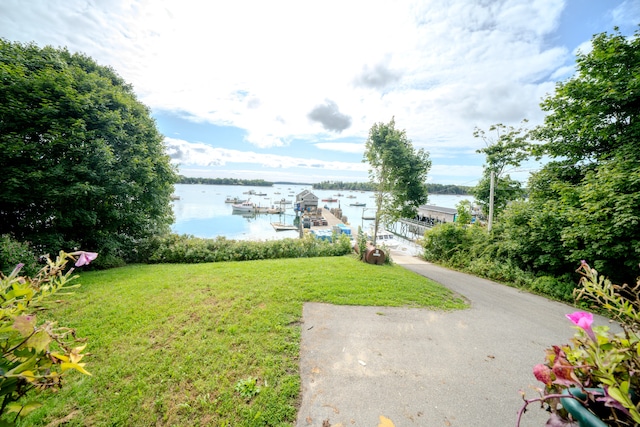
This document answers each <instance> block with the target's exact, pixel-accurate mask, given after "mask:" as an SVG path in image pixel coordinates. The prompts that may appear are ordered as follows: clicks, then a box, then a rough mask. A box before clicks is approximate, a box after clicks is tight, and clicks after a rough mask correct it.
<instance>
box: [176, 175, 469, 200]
mask: <svg viewBox="0 0 640 427" xmlns="http://www.w3.org/2000/svg"><path fill="white" fill-rule="evenodd" d="M176 184H205V185H238V186H245V187H272V186H274V185H303V186H311V187H312V188H313V189H314V190H337V191H349V190H353V191H375V188H374V187H373V184H371V183H370V182H331V181H325V182H319V183H315V184H311V183H308V182H289V181H276V182H271V181H265V180H262V179H237V178H194V177H186V176H182V175H180V176H179V178H178V182H177V183H176ZM472 190H473V187H469V186H464V185H447V184H427V192H428V193H429V194H447V195H461V196H466V195H471V193H472Z"/></svg>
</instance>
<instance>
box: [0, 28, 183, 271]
mask: <svg viewBox="0 0 640 427" xmlns="http://www.w3.org/2000/svg"><path fill="white" fill-rule="evenodd" d="M0 152H1V153H2V155H1V156H0V234H4V233H8V234H11V235H13V236H14V237H16V238H17V239H20V240H25V241H30V242H32V243H33V244H34V245H36V247H38V248H39V249H41V250H44V251H57V250H59V249H63V248H64V249H67V250H72V249H74V248H78V249H87V250H94V251H96V250H97V251H101V252H102V253H103V255H107V254H110V255H113V256H118V257H120V256H123V255H126V254H125V251H127V250H129V249H131V248H132V247H133V244H134V243H135V242H136V241H137V240H138V239H141V238H145V237H148V236H151V235H154V234H156V233H161V232H165V231H168V229H169V225H170V224H171V222H172V219H173V216H172V212H171V207H170V195H171V193H172V191H173V183H174V182H175V181H176V174H175V170H174V168H173V167H172V166H171V165H170V162H169V157H168V156H167V155H166V153H165V147H164V144H163V137H162V135H161V134H160V133H159V131H158V130H157V127H156V124H155V122H154V120H153V119H152V118H151V116H150V113H149V110H148V108H147V107H145V106H144V105H143V104H142V103H140V102H139V101H138V100H137V99H136V96H135V94H134V92H133V89H132V87H131V86H130V85H128V84H126V83H125V82H124V80H123V79H122V78H121V77H119V76H118V75H117V74H116V73H115V72H114V71H113V70H112V69H111V68H109V67H105V66H100V65H98V64H97V63H96V62H95V61H94V60H92V59H91V58H89V57H87V56H85V55H81V54H71V53H69V52H68V51H67V50H66V49H55V48H52V47H44V48H40V47H38V46H36V45H34V44H20V43H12V42H8V41H6V40H0ZM103 259H106V258H103Z"/></svg>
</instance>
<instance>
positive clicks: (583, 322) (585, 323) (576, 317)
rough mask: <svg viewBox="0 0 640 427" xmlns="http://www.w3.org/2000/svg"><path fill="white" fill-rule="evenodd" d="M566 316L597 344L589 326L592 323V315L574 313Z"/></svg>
mask: <svg viewBox="0 0 640 427" xmlns="http://www.w3.org/2000/svg"><path fill="white" fill-rule="evenodd" d="M566 316H567V319H569V320H571V321H572V322H573V324H574V325H576V326H578V327H579V328H582V329H583V330H584V331H585V332H586V333H587V335H589V338H591V339H592V340H593V341H595V342H597V340H596V334H595V333H594V332H593V329H591V324H592V323H593V314H591V313H586V312H584V311H576V312H575V313H571V314H566Z"/></svg>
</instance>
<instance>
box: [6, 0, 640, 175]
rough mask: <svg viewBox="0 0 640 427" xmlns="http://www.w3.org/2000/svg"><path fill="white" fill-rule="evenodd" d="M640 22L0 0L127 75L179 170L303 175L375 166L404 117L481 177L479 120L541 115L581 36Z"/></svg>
mask: <svg viewBox="0 0 640 427" xmlns="http://www.w3.org/2000/svg"><path fill="white" fill-rule="evenodd" d="M638 23H640V2H638V1H635V0H564V1H563V0H475V1H474V0H446V1H445V0H430V1H428V0H422V1H414V0H398V1H370V0H369V1H364V0H351V1H344V0H324V1H300V0H288V1H279V0H274V1H270V2H265V1H261V0H247V1H234V2H222V1H197V0H126V1H125V0H93V1H91V0H89V1H87V0H84V1H82V0H30V1H24V0H1V1H0V37H3V38H5V39H8V40H11V41H21V42H35V43H37V44H38V45H42V46H43V45H52V46H66V47H67V48H68V49H69V50H71V51H74V52H82V53H85V54H87V55H89V56H91V57H92V58H94V59H95V60H96V61H97V62H98V63H100V64H102V65H109V66H111V67H113V68H114V69H115V70H116V71H117V72H118V73H119V74H120V75H121V76H122V77H123V78H124V79H125V80H126V81H127V82H129V83H131V84H132V85H133V87H134V90H135V91H136V93H137V95H138V98H139V99H140V101H142V102H143V103H145V104H146V105H148V106H149V107H150V109H151V111H152V115H153V116H154V118H155V119H156V121H157V123H158V128H159V129H160V131H161V132H162V133H163V134H164V135H165V143H166V145H167V152H168V153H169V154H170V155H171V157H172V159H173V160H172V161H173V162H175V163H176V164H177V165H178V167H179V171H180V173H181V174H183V175H186V176H202V177H233V178H251V179H255V178H262V179H265V180H269V181H294V182H306V183H313V182H319V181H326V180H341V181H367V179H368V177H367V165H366V163H362V157H363V149H364V143H365V141H366V139H367V135H368V131H369V129H370V128H371V126H372V125H373V124H374V123H377V122H384V123H388V122H389V121H390V119H391V118H392V117H395V121H396V127H397V128H399V129H403V130H405V131H406V133H407V136H408V137H409V139H411V141H412V142H413V145H414V147H416V148H424V149H425V150H427V151H428V152H429V153H430V157H431V160H432V163H433V165H432V168H431V171H430V173H429V181H430V182H433V183H440V184H461V185H474V184H475V183H476V182H477V181H478V179H479V178H480V177H481V174H482V164H483V160H484V158H483V156H482V155H480V154H477V153H476V152H475V151H476V150H477V149H479V148H482V147H483V146H484V142H483V141H481V140H479V139H476V138H474V137H473V130H474V128H475V127H480V128H483V129H488V127H489V126H490V125H492V124H495V123H504V124H507V125H514V126H517V125H518V124H519V123H520V122H521V120H522V119H525V118H526V119H528V120H529V126H535V125H536V124H539V123H541V122H542V120H543V117H544V116H543V113H542V111H541V110H540V108H539V103H540V101H541V100H542V98H543V97H544V96H545V95H547V94H550V93H553V89H554V86H555V83H556V82H558V81H562V80H565V79H567V78H568V77H570V76H571V75H572V74H573V64H574V62H575V53H576V51H577V49H582V50H583V51H586V50H588V49H589V46H590V45H589V40H590V39H591V36H592V35H593V34H596V33H601V32H612V31H613V27H614V26H618V27H620V30H621V32H622V33H623V34H626V35H632V34H633V33H634V31H635V29H636V28H637V25H638ZM538 167H539V165H537V164H535V163H529V164H526V165H524V166H523V167H522V168H521V169H520V170H518V171H512V176H514V177H515V178H517V179H521V180H526V178H527V176H528V173H529V171H532V170H535V169H536V168H538Z"/></svg>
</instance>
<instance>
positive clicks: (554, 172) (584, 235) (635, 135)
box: [529, 29, 640, 283]
mask: <svg viewBox="0 0 640 427" xmlns="http://www.w3.org/2000/svg"><path fill="white" fill-rule="evenodd" d="M638 36H640V34H639V33H638V32H636V35H635V36H634V37H629V38H627V37H624V36H622V35H621V34H620V33H619V32H618V31H617V29H616V33H614V34H606V33H603V34H598V35H596V36H594V37H593V39H592V45H593V49H592V50H591V51H590V52H587V53H580V54H578V58H577V64H576V73H575V75H574V76H573V77H571V78H570V79H568V80H567V81H565V82H562V83H558V85H557V86H556V91H555V94H554V95H552V96H549V97H547V98H546V99H545V100H544V101H543V103H542V108H543V110H545V111H547V112H548V115H547V116H546V117H545V121H544V124H543V125H542V126H540V127H538V128H537V129H535V130H534V131H533V132H532V135H533V136H534V137H535V138H536V139H537V140H539V141H540V142H541V143H540V144H539V145H537V146H536V147H535V148H534V152H535V154H537V155H538V156H542V155H546V156H549V157H550V158H551V162H549V163H548V164H547V165H545V167H544V168H543V169H542V170H541V171H540V172H538V173H536V174H534V175H533V176H532V177H531V179H530V181H529V189H530V199H531V201H532V203H533V204H534V206H535V210H534V212H539V213H538V214H535V215H543V212H547V213H548V212H554V214H555V215H556V216H557V217H558V218H563V221H562V222H561V223H560V225H561V228H560V229H559V230H557V232H556V234H558V235H559V237H560V239H561V242H562V252H561V253H558V252H559V251H558V249H557V248H556V250H555V253H554V254H552V255H553V256H555V257H561V258H563V259H564V262H565V263H566V264H565V265H566V268H567V270H568V269H569V268H570V267H569V266H573V267H574V268H575V266H576V265H577V264H578V263H579V262H580V260H581V259H586V260H587V261H589V262H590V263H591V265H592V266H594V267H595V268H596V269H598V270H600V272H601V273H604V274H605V275H608V276H610V277H611V278H612V279H614V280H615V281H627V282H629V283H631V282H632V281H633V280H634V279H635V276H637V274H638V271H637V266H638V262H639V261H640V197H639V196H638V195H639V194H640V37H638ZM542 246H543V243H542V242H538V247H542Z"/></svg>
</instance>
